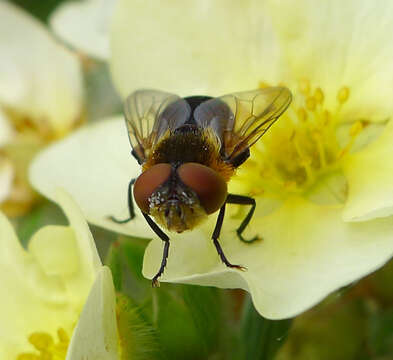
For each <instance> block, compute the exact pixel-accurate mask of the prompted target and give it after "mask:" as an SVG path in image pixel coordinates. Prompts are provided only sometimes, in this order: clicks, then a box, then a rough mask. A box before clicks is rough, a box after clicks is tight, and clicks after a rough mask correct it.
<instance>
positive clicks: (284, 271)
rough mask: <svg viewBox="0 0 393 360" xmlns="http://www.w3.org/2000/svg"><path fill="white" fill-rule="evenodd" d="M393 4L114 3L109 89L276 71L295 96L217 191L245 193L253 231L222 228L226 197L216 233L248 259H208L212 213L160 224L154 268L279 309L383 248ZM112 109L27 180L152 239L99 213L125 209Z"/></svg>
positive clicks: (320, 293) (306, 300)
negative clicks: (203, 218)
mask: <svg viewBox="0 0 393 360" xmlns="http://www.w3.org/2000/svg"><path fill="white" fill-rule="evenodd" d="M392 7H393V4H392V3H391V2H389V1H382V2H379V3H378V4H375V3H370V2H368V1H360V2H359V1H347V2H345V3H343V2H340V1H338V0H334V1H330V2H324V3H321V2H318V3H317V2H313V1H306V0H302V1H297V2H292V1H289V0H288V1H281V2H279V3H277V2H274V1H267V2H265V3H261V2H258V1H251V2H248V3H247V5H245V4H244V3H241V2H231V3H228V2H227V1H224V0H222V1H220V0H219V1H215V2H211V1H208V0H206V1H203V0H202V1H200V0H199V1H192V2H180V1H175V2H173V1H172V2H170V6H169V5H168V6H163V5H162V4H161V6H160V7H159V8H157V6H154V5H149V4H146V2H142V1H127V0H120V2H119V4H118V7H117V10H116V11H115V15H114V21H113V28H112V44H111V49H112V56H111V68H112V74H113V79H114V82H115V85H116V86H117V88H118V90H119V91H120V93H121V94H122V95H123V96H127V95H128V94H129V93H130V92H131V91H133V90H135V88H137V87H145V88H149V87H153V88H161V89H165V90H169V91H173V92H176V93H180V94H181V95H186V94H188V95H189V94H196V93H199V94H201V93H202V94H209V95H213V96H216V95H222V94H225V93H228V92H231V91H241V90H247V89H252V88H256V87H258V86H260V87H263V86H266V85H268V84H272V85H274V84H277V83H282V84H284V85H286V86H288V87H289V88H291V90H292V92H293V94H294V101H293V103H292V105H291V107H290V109H289V110H288V111H287V112H286V113H285V115H284V116H283V117H282V119H280V120H279V121H278V122H277V123H276V124H275V125H274V126H273V128H272V129H271V130H270V131H269V133H268V134H266V135H265V136H264V137H263V139H262V140H261V141H260V142H259V143H258V144H257V145H255V146H254V147H253V148H252V156H251V158H250V159H249V160H248V161H247V162H246V163H245V164H244V165H242V167H241V168H240V169H239V171H238V174H237V176H236V177H235V179H234V180H233V181H231V183H230V191H231V192H235V193H239V194H244V195H251V196H254V197H255V199H256V201H257V211H256V213H255V215H254V218H253V220H252V222H251V224H250V226H249V227H248V235H249V236H252V235H255V234H256V233H257V234H259V235H260V236H261V237H262V239H263V240H262V241H259V242H256V243H253V244H250V245H248V244H244V243H242V242H240V241H239V240H238V239H237V237H236V233H235V230H236V228H237V227H238V226H239V224H240V222H241V219H242V218H243V217H244V211H245V209H241V208H239V207H238V206H234V205H233V206H229V207H228V210H229V208H230V209H231V211H228V215H227V217H226V219H225V221H224V229H223V231H222V233H221V243H222V246H223V249H224V252H225V254H226V256H227V258H228V259H229V260H230V261H231V262H232V263H237V264H242V265H244V266H246V267H247V268H248V271H247V272H239V271H236V270H232V269H229V268H226V267H225V265H223V264H222V263H221V261H220V259H219V257H218V255H217V253H216V251H215V249H214V245H213V244H212V241H211V240H210V238H211V234H212V231H213V228H214V222H215V220H216V219H215V216H211V217H210V220H209V221H208V223H207V224H206V225H204V226H202V227H200V228H199V229H197V230H195V231H193V232H189V233H185V234H181V235H177V234H171V240H173V241H172V245H171V250H170V256H169V261H168V265H167V268H166V271H165V274H164V276H163V277H162V280H163V281H171V282H182V283H192V284H199V285H214V286H219V287H224V288H243V289H245V290H247V291H249V292H250V293H251V295H252V298H253V302H254V305H255V307H256V308H257V310H258V311H259V312H260V313H261V314H262V315H264V316H265V317H268V318H274V319H278V318H285V317H291V316H294V315H296V314H298V313H300V312H302V311H304V310H306V309H308V308H309V307H310V306H312V305H314V304H315V303H317V302H318V301H320V300H321V299H322V298H323V297H325V296H326V295H327V294H328V293H330V292H332V291H334V290H336V289H338V288H339V287H341V286H344V285H347V284H349V283H350V282H352V281H354V280H356V279H359V278H360V277H362V276H364V275H366V274H368V273H370V272H372V271H374V270H376V269H377V268H378V267H380V266H382V265H383V264H384V263H385V262H386V261H387V260H388V259H389V258H390V257H391V256H392V254H393V241H392V238H393V218H392V216H391V215H393V187H392V184H393V171H392V165H390V159H391V156H390V155H389V154H390V153H391V150H392V144H393V124H392V123H391V122H389V123H387V120H389V119H390V117H391V115H392V111H393V109H392V105H391V104H392V102H391V101H390V98H389V97H390V94H391V89H392V83H393V59H392V49H391V46H390V44H391V41H390V34H391V33H392V31H393V21H392V13H393V12H392V11H393V8H392ZM239 14H242V15H241V16H239ZM121 121H122V120H121V119H117V120H116V121H108V122H103V123H101V124H99V125H96V126H94V127H92V128H90V129H83V130H81V131H80V132H78V133H77V134H75V135H73V136H71V137H70V138H68V139H66V140H65V141H63V142H61V143H59V144H56V145H55V146H54V147H52V148H51V149H49V150H47V151H45V152H44V153H42V154H41V155H40V156H39V158H38V159H37V161H36V162H35V163H34V164H33V167H32V169H31V180H32V182H33V184H34V185H35V187H36V188H37V189H38V190H39V191H41V192H42V193H44V194H45V195H47V196H49V197H53V187H54V185H56V186H59V185H60V186H63V187H65V188H66V189H67V190H68V191H70V192H71V193H72V194H73V196H75V198H76V199H78V201H79V203H80V204H81V206H82V208H83V210H84V212H85V214H86V215H87V218H88V220H89V221H91V222H93V223H95V224H98V225H100V226H104V227H106V228H109V229H112V230H115V231H119V232H123V233H126V234H130V235H134V236H145V237H146V236H150V235H147V234H152V236H153V232H152V231H151V230H150V229H149V228H148V226H147V224H145V222H144V219H143V217H142V216H141V215H140V213H138V214H137V217H136V219H135V220H133V221H132V222H130V223H129V224H127V225H118V224H114V223H111V222H110V221H109V220H107V216H108V215H115V216H118V217H121V216H127V205H126V202H127V199H126V193H127V190H126V189H127V184H128V182H129V180H130V179H131V178H134V177H136V176H138V174H139V168H138V166H137V164H136V162H135V161H133V159H132V158H131V157H130V156H129V155H128V154H129V151H130V149H129V144H128V139H127V134H126V131H125V129H124V125H122V124H121ZM386 124H387V125H386ZM59 164H61V165H59ZM44 174H45V176H44ZM161 256H162V242H161V241H160V240H159V239H157V238H155V239H154V240H153V241H152V242H151V243H150V244H149V246H148V248H147V251H146V253H145V259H144V269H143V272H144V274H145V276H147V277H152V276H153V275H154V274H155V273H156V271H157V269H158V266H159V264H160V261H161Z"/></svg>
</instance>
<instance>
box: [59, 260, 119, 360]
mask: <svg viewBox="0 0 393 360" xmlns="http://www.w3.org/2000/svg"><path fill="white" fill-rule="evenodd" d="M66 359H67V360H71V359H102V360H115V359H119V354H118V335H117V322H116V296H115V288H114V286H113V281H112V275H111V271H110V270H109V268H108V267H106V266H103V267H102V268H101V270H100V271H99V272H98V274H97V278H96V281H95V282H94V285H93V287H92V288H91V291H90V294H89V297H88V298H87V301H86V303H85V306H84V308H83V310H82V313H81V316H80V318H79V321H78V324H77V325H76V328H75V330H74V333H73V336H72V339H71V343H70V347H69V349H68V352H67V357H66Z"/></svg>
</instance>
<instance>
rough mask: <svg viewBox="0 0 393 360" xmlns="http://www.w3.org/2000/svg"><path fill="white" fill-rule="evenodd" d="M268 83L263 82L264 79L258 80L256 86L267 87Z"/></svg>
mask: <svg viewBox="0 0 393 360" xmlns="http://www.w3.org/2000/svg"><path fill="white" fill-rule="evenodd" d="M269 86H270V85H269V84H268V83H267V82H264V81H260V82H259V83H258V88H259V89H264V88H267V87H269Z"/></svg>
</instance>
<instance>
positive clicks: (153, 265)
mask: <svg viewBox="0 0 393 360" xmlns="http://www.w3.org/2000/svg"><path fill="white" fill-rule="evenodd" d="M340 210H341V207H340V206H338V205H334V206H333V205H332V206H319V205H316V204H313V203H309V202H306V201H305V200H304V199H294V198H292V199H289V200H288V201H287V202H286V203H285V204H284V205H283V206H282V207H281V208H279V209H278V210H276V211H274V212H272V213H271V214H269V215H267V216H264V217H260V218H258V219H254V220H253V227H254V229H255V230H256V232H257V233H258V234H260V235H261V236H262V238H263V240H262V241H260V242H256V243H253V244H243V243H241V242H240V241H239V240H238V239H237V238H236V235H235V229H236V227H237V226H238V225H239V224H238V223H236V222H235V221H233V220H230V219H226V220H225V221H224V223H226V227H225V229H224V231H223V233H222V235H221V240H220V242H221V244H222V247H223V250H224V253H225V254H226V256H227V258H228V259H229V260H230V261H231V262H232V263H234V264H241V265H244V266H246V267H247V268H248V270H247V271H245V272H241V271H237V270H232V269H228V268H226V267H225V265H223V264H222V263H221V262H220V260H219V257H218V255H217V253H216V251H215V249H214V246H213V244H212V241H211V240H210V237H211V232H209V234H207V233H205V236H203V235H202V236H201V235H200V234H195V235H194V233H191V234H187V235H186V234H185V235H183V236H179V235H178V236H176V237H173V241H171V249H170V257H169V261H168V266H167V268H166V270H165V274H164V276H163V277H162V281H171V282H181V283H192V284H198V285H208V286H210V285H213V286H218V287H223V288H237V287H240V288H243V289H245V290H248V291H249V292H250V293H251V295H252V298H253V302H254V305H255V307H256V309H257V310H258V311H259V312H260V313H261V314H262V315H263V316H265V317H267V318H271V319H282V318H287V317H292V316H295V315H297V314H299V313H301V312H302V311H305V310H306V309H308V308H310V307H311V306H313V305H314V304H316V303H317V302H318V301H320V300H321V299H322V298H323V297H325V296H326V295H327V294H329V293H330V292H332V291H334V290H336V289H338V288H340V287H341V286H344V285H347V284H349V283H350V282H352V281H354V280H356V279H358V278H360V277H362V276H364V275H366V274H368V273H370V272H372V271H374V270H376V269H377V268H378V267H380V266H382V265H383V264H384V263H385V262H386V261H387V260H388V259H389V258H390V257H391V256H392V254H393V241H392V238H393V219H392V218H386V219H377V220H372V221H368V222H363V223H345V222H343V221H342V220H341V211H340ZM211 225H213V224H211ZM210 230H211V231H212V230H213V226H212V227H211V229H210ZM255 230H254V231H255ZM180 237H182V238H183V239H180ZM161 256H162V244H161V242H160V240H158V239H155V240H153V241H152V242H151V243H150V244H149V246H148V248H147V250H146V253H145V258H144V266H143V274H144V275H145V276H146V277H148V278H151V277H152V276H153V275H154V274H155V273H156V272H157V270H158V266H159V264H160V261H161Z"/></svg>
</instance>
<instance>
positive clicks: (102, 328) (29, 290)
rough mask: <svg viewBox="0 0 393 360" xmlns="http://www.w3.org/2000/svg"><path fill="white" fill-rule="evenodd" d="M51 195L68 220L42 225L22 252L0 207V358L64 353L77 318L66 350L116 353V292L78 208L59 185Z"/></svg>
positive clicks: (109, 356)
mask: <svg viewBox="0 0 393 360" xmlns="http://www.w3.org/2000/svg"><path fill="white" fill-rule="evenodd" d="M56 199H57V201H58V202H59V204H60V205H61V206H62V209H63V210H64V212H65V214H66V215H67V217H68V220H69V223H70V224H69V226H55V225H49V226H45V227H43V228H42V229H40V230H39V231H37V232H36V233H35V234H34V235H33V237H32V238H31V240H30V242H29V244H28V250H27V251H26V250H24V249H23V248H22V246H21V245H20V243H19V241H18V239H17V237H16V234H15V232H14V230H13V229H12V226H11V224H10V223H9V221H8V220H7V218H6V217H5V216H4V215H2V214H1V213H0V244H1V249H2V251H1V253H0V270H1V271H0V289H1V294H2V296H1V299H0V304H1V306H0V333H1V336H0V357H1V358H2V359H19V360H23V359H31V358H34V359H35V358H37V359H41V358H42V359H44V358H48V356H49V355H52V356H54V357H53V358H54V359H65V356H66V353H67V348H68V345H69V341H70V338H71V336H72V334H73V331H74V327H75V325H76V330H75V331H74V335H73V337H72V340H71V346H70V350H69V353H70V354H73V355H74V354H75V356H76V355H77V354H86V353H87V351H89V352H91V353H92V354H93V353H94V354H100V356H102V357H101V358H102V359H115V358H116V357H114V355H113V354H117V332H116V331H117V330H116V327H115V326H116V318H115V314H114V311H113V308H114V303H115V293H114V289H113V283H112V279H111V274H110V271H109V269H108V268H106V267H103V266H102V265H101V261H100V259H99V256H98V253H97V250H96V248H95V244H94V240H93V238H92V235H91V233H90V230H89V227H88V225H87V223H86V221H85V220H84V218H83V216H82V213H81V212H80V210H79V208H78V207H77V206H76V204H75V203H74V202H73V201H72V200H71V199H70V197H69V196H68V195H67V194H65V193H64V192H60V191H59V192H57V195H56ZM93 284H94V285H93ZM89 292H90V294H89ZM86 299H87V301H86ZM83 307H84V309H83V311H82V308H83ZM81 311H82V315H81V317H80V320H79V322H78V318H79V315H80V313H81ZM92 316H94V318H95V321H94V322H92V321H91V317H92ZM81 329H83V333H82V334H81ZM102 340H105V341H102ZM113 342H115V343H116V347H115V348H114V346H113ZM29 354H30V356H33V354H35V356H36V357H29ZM39 356H41V357H39ZM45 356H47V357H45ZM71 358H72V359H77V358H78V357H77V356H76V357H71V356H70V355H69V356H68V359H71ZM79 358H81V357H79ZM96 358H98V357H96Z"/></svg>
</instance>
